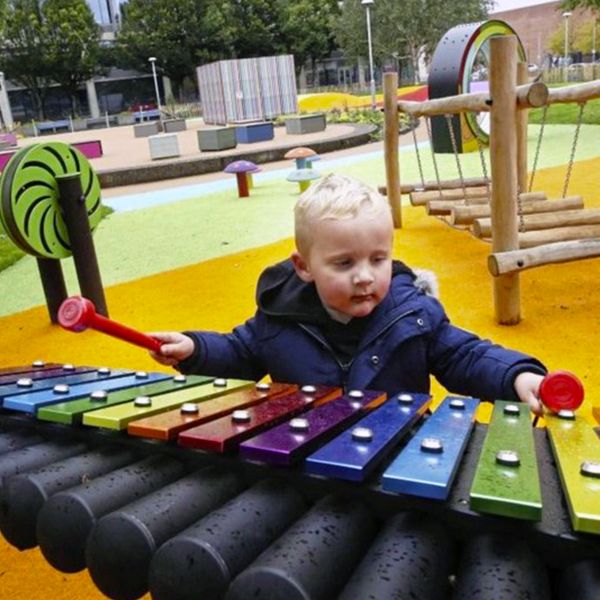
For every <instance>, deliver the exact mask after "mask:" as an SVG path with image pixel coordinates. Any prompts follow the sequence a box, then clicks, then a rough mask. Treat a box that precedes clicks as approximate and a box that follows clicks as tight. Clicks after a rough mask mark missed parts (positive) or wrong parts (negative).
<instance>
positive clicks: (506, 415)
mask: <svg viewBox="0 0 600 600" xmlns="http://www.w3.org/2000/svg"><path fill="white" fill-rule="evenodd" d="M470 499H471V508H472V509H473V510H477V511H481V512H487V513H492V514H496V515H503V516H507V517H514V518H517V519H530V520H534V521H539V520H540V518H541V515H542V496H541V490H540V479H539V474H538V466H537V459H536V455H535V447H534V442H533V427H532V425H531V420H530V415H529V410H528V408H527V405H525V404H520V403H516V404H515V403H511V402H503V401H497V402H496V404H495V406H494V412H493V413H492V418H491V421H490V425H489V428H488V432H487V435H486V438H485V441H484V443H483V448H482V449H481V456H480V457H479V463H478V465H477V469H476V471H475V477H474V480H473V485H472V487H471V496H470Z"/></svg>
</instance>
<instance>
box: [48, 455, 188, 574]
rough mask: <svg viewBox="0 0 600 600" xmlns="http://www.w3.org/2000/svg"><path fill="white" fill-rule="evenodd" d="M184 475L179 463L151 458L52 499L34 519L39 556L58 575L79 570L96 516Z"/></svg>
mask: <svg viewBox="0 0 600 600" xmlns="http://www.w3.org/2000/svg"><path fill="white" fill-rule="evenodd" d="M184 473H185V471H184V465H183V463H182V462H181V461H179V460H176V459H175V458H172V457H170V456H165V455H154V456H150V457H148V458H145V459H143V460H140V461H139V462H136V463H134V464H132V465H129V466H127V467H123V468H122V469H118V470H116V471H112V472H111V473H108V474H107V475H102V476H100V477H96V478H95V479H91V480H89V481H86V482H84V483H82V484H80V485H77V486H75V487H72V488H69V489H68V490H64V491H62V492H58V493H56V494H54V495H53V496H51V497H50V498H49V499H48V501H47V502H46V503H45V504H44V506H42V509H41V510H40V513H39V516H38V526H37V537H38V542H39V544H40V549H41V551H42V554H43V555H44V557H45V559H46V560H47V561H48V562H49V563H50V564H51V565H52V566H53V567H54V568H55V569H58V570H59V571H62V572H64V573H76V572H77V571H81V570H82V569H84V568H85V542H86V540H87V537H88V535H89V533H90V531H91V530H92V527H93V526H94V525H95V523H96V522H97V521H98V519H100V517H102V516H104V515H106V514H108V513H110V512H112V511H114V510H117V509H119V508H121V507H123V506H125V505H127V504H129V503H130V502H133V501H134V500H138V499H139V498H143V497H144V496H147V495H148V494H151V493H153V492H156V491H157V490H159V489H160V488H162V487H164V486H166V485H169V484H170V483H173V482H174V481H175V480H176V479H179V478H180V477H183V475H184Z"/></svg>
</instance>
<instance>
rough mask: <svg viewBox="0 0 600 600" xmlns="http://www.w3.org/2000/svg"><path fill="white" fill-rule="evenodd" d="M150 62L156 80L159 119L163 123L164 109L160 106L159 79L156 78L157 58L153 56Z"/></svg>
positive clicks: (155, 88)
mask: <svg viewBox="0 0 600 600" xmlns="http://www.w3.org/2000/svg"><path fill="white" fill-rule="evenodd" d="M148 62H149V63H150V64H151V65H152V78H153V79H154V93H155V94H156V104H157V106H158V119H159V121H160V122H161V123H162V109H161V106H160V93H159V91H158V78H157V76H156V56H151V57H150V58H149V59H148Z"/></svg>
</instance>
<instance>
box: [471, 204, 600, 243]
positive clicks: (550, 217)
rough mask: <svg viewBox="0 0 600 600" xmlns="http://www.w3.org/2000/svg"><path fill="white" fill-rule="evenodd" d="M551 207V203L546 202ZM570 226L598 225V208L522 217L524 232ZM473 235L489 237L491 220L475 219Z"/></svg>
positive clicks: (599, 219)
mask: <svg viewBox="0 0 600 600" xmlns="http://www.w3.org/2000/svg"><path fill="white" fill-rule="evenodd" d="M546 204H548V205H552V202H546ZM572 225H600V208H584V209H579V210H559V211H556V212H546V213H536V214H528V215H524V216H523V219H522V229H523V231H524V232H528V231H539V230H540V229H551V228H553V227H569V226H572ZM473 233H474V234H475V235H476V236H477V237H491V235H492V223H491V219H487V218H483V219H475V221H474V222H473Z"/></svg>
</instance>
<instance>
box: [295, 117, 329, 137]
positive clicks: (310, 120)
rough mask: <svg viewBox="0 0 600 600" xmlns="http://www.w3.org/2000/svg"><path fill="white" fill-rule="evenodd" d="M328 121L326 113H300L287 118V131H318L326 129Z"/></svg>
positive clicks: (298, 133) (300, 132)
mask: <svg viewBox="0 0 600 600" xmlns="http://www.w3.org/2000/svg"><path fill="white" fill-rule="evenodd" d="M325 127H327V123H326V121H325V115H324V114H322V113H320V114H315V115H300V116H298V117H291V118H289V119H286V120H285V132H286V133H287V134H290V135H303V134H305V133H316V132H317V131H325Z"/></svg>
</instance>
